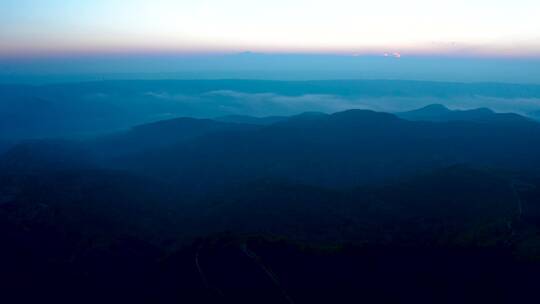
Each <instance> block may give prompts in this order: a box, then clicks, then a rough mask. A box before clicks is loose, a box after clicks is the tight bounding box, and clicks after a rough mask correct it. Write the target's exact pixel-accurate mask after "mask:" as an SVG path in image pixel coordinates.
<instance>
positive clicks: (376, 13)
mask: <svg viewBox="0 0 540 304" xmlns="http://www.w3.org/2000/svg"><path fill="white" fill-rule="evenodd" d="M538 16H540V1H538V0H512V1H508V0H451V1H450V0H449V1H435V0H407V1H402V0H376V1H375V0H332V1H328V0H324V1H322V0H196V1H193V0H190V1H188V0H176V1H174V0H152V1H148V0H92V1H90V0H84V1H82V0H0V82H1V83H4V82H18V81H22V82H34V80H35V79H37V78H35V77H34V76H36V75H37V76H36V77H38V78H39V77H41V78H39V79H41V80H39V79H38V80H36V81H37V82H42V81H46V82H50V81H52V80H54V79H55V78H54V77H52V76H53V75H57V76H58V75H61V76H59V77H58V78H57V79H58V81H64V80H65V79H71V80H75V79H78V80H83V79H86V80H89V79H92V80H93V79H107V78H122V77H124V78H126V77H127V78H144V77H146V78H159V77H164V78H261V79H330V78H331V79H342V78H347V79H351V78H354V79H358V78H361V79H364V78H385V79H417V80H442V81H495V82H517V83H525V82H526V83H539V84H540V18H538ZM83 74H84V75H86V76H84V77H79V78H77V77H74V76H73V75H79V76H80V75H83ZM112 74H114V75H116V76H114V77H111V76H110V75H112ZM143 74H144V75H147V76H144V77H143V76H141V75H143ZM158 74H161V75H165V76H156V75H158ZM62 75H64V76H62ZM65 75H70V76H65ZM89 75H90V76H89ZM118 75H123V76H118ZM148 75H152V76H148ZM32 77H33V78H32ZM45 78H46V79H45Z"/></svg>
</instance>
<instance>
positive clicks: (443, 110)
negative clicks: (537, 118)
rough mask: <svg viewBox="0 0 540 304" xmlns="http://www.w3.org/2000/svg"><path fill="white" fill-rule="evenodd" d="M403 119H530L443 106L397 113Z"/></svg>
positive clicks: (503, 121) (488, 111)
mask: <svg viewBox="0 0 540 304" xmlns="http://www.w3.org/2000/svg"><path fill="white" fill-rule="evenodd" d="M396 115H398V116H399V117H401V118H404V119H408V120H419V121H439V122H442V121H459V120H461V121H473V122H484V123H486V122H488V123H495V122H496V123H517V122H524V123H526V122H528V121H530V119H529V118H527V117H525V116H521V115H518V114H514V113H495V112H493V111H492V110H490V109H488V108H478V109H472V110H450V109H448V108H447V107H445V106H444V105H441V104H432V105H428V106H425V107H423V108H421V109H418V110H413V111H409V112H401V113H397V114H396Z"/></svg>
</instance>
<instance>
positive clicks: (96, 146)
mask: <svg viewBox="0 0 540 304" xmlns="http://www.w3.org/2000/svg"><path fill="white" fill-rule="evenodd" d="M6 149H7V151H6V152H4V153H3V154H2V155H1V156H0V229H1V230H2V233H1V234H0V244H2V245H3V247H2V248H3V249H2V250H1V251H0V268H1V269H2V272H1V273H0V279H1V280H2V281H6V282H7V283H5V284H4V285H3V286H5V287H7V290H8V291H7V292H5V293H4V294H3V295H2V296H3V297H7V296H10V297H12V296H14V297H17V298H18V299H19V300H20V301H35V300H37V299H45V298H46V299H50V300H53V301H55V302H57V303H71V302H72V301H73V299H79V298H80V297H81V295H88V296H84V299H82V300H81V301H80V302H95V301H102V302H106V301H109V300H115V301H125V300H128V301H130V302H132V303H145V302H146V303H147V302H156V303H170V302H171V301H176V302H219V301H222V302H235V303H253V302H260V303H280V302H283V303H291V302H293V303H315V302H320V301H323V302H332V301H333V300H334V301H335V300H337V301H339V302H345V301H347V300H349V301H351V300H352V301H355V302H358V301H365V302H385V301H386V302H406V301H407V300H411V299H413V300H414V301H415V302H417V303H433V302H436V301H437V300H438V299H440V297H441V295H442V296H443V297H444V298H445V299H446V300H447V302H470V301H472V302H479V301H482V300H486V299H487V300H489V301H491V302H503V303H511V302H513V301H525V300H526V299H529V298H530V297H531V296H535V295H536V290H537V288H536V280H535V278H536V276H537V274H538V271H539V270H540V264H539V263H538V259H539V257H540V246H539V245H538V244H540V237H539V236H540V156H539V155H540V123H537V122H535V121H533V120H530V119H528V118H525V117H522V116H519V115H513V114H498V113H495V112H493V111H490V110H487V109H479V110H471V111H452V110H449V109H447V108H445V107H443V106H440V105H432V106H428V107H426V108H423V109H419V110H417V111H411V112H406V113H398V114H390V113H383V112H374V111H368V110H348V111H341V112H337V113H333V114H324V113H316V112H311V113H304V114H300V115H295V116H287V117H270V118H256V117H244V116H241V117H238V116H237V117H226V118H223V117H221V118H218V119H215V120H212V119H196V118H187V117H185V118H175V119H168V120H162V121H157V122H153V123H149V124H143V125H138V126H135V127H133V128H130V129H127V130H123V131H117V132H112V133H108V134H106V135H99V136H93V137H91V138H79V139H77V140H46V139H42V140H37V141H36V140H34V141H27V142H24V143H20V144H17V145H15V146H14V147H12V148H6ZM29 289H30V290H33V291H36V292H32V293H29V292H25V291H26V290H29ZM390 289H391V290H393V291H396V292H394V293H389V292H388V290H390Z"/></svg>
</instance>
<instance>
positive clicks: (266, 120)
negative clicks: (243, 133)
mask: <svg viewBox="0 0 540 304" xmlns="http://www.w3.org/2000/svg"><path fill="white" fill-rule="evenodd" d="M286 119H288V117H287V116H267V117H253V116H247V115H227V116H220V117H216V118H214V120H216V121H222V122H229V123H242V124H253V125H271V124H274V123H276V122H280V121H283V120H286Z"/></svg>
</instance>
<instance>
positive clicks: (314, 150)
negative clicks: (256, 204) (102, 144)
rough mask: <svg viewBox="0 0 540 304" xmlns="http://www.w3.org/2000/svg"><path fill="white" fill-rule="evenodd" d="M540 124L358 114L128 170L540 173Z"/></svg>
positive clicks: (199, 142)
mask: <svg viewBox="0 0 540 304" xmlns="http://www.w3.org/2000/svg"><path fill="white" fill-rule="evenodd" d="M538 155H540V124H537V123H527V124H522V123H511V124H507V123H492V124H485V123H477V122H463V121H455V122H442V123H433V122H413V121H407V120H402V119H399V118H398V117H396V116H394V115H391V114H386V113H377V112H371V111H363V110H351V111H346V112H340V113H336V114H333V115H316V116H312V115H308V116H303V115H301V116H297V117H293V118H291V119H289V120H286V121H283V122H280V123H276V124H273V125H271V126H267V127H262V128H258V129H254V130H244V131H243V132H228V133H222V134H213V135H207V136H206V135H205V136H201V137H198V138H196V139H194V140H193V141H189V142H186V143H180V144H178V145H176V146H175V147H170V148H167V149H162V150H155V151H153V152H151V153H146V154H145V155H144V156H143V155H141V156H138V157H135V158H132V159H126V160H125V162H124V163H123V164H121V163H117V165H119V166H120V167H121V168H124V169H128V170H135V171H136V172H144V173H146V174H151V175H154V176H161V177H167V178H168V179H169V178H170V179H174V180H178V181H179V183H180V184H185V183H188V184H191V185H192V186H194V187H207V186H212V185H215V186H218V185H222V186H223V185H225V184H227V183H233V182H241V181H249V180H253V179H257V178H275V179H286V180H292V181H297V182H301V183H307V184H315V185H326V186H332V187H335V186H337V187H342V186H354V185H358V184H362V183H366V182H375V181H377V180H384V179H388V178H397V177H399V176H404V175H409V174H414V173H415V172H421V171H423V170H429V169H432V168H437V167H445V166H448V165H452V164H460V163H471V164H475V165H488V166H494V167H499V168H506V169H524V170H538V169H540V158H539V157H538Z"/></svg>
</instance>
